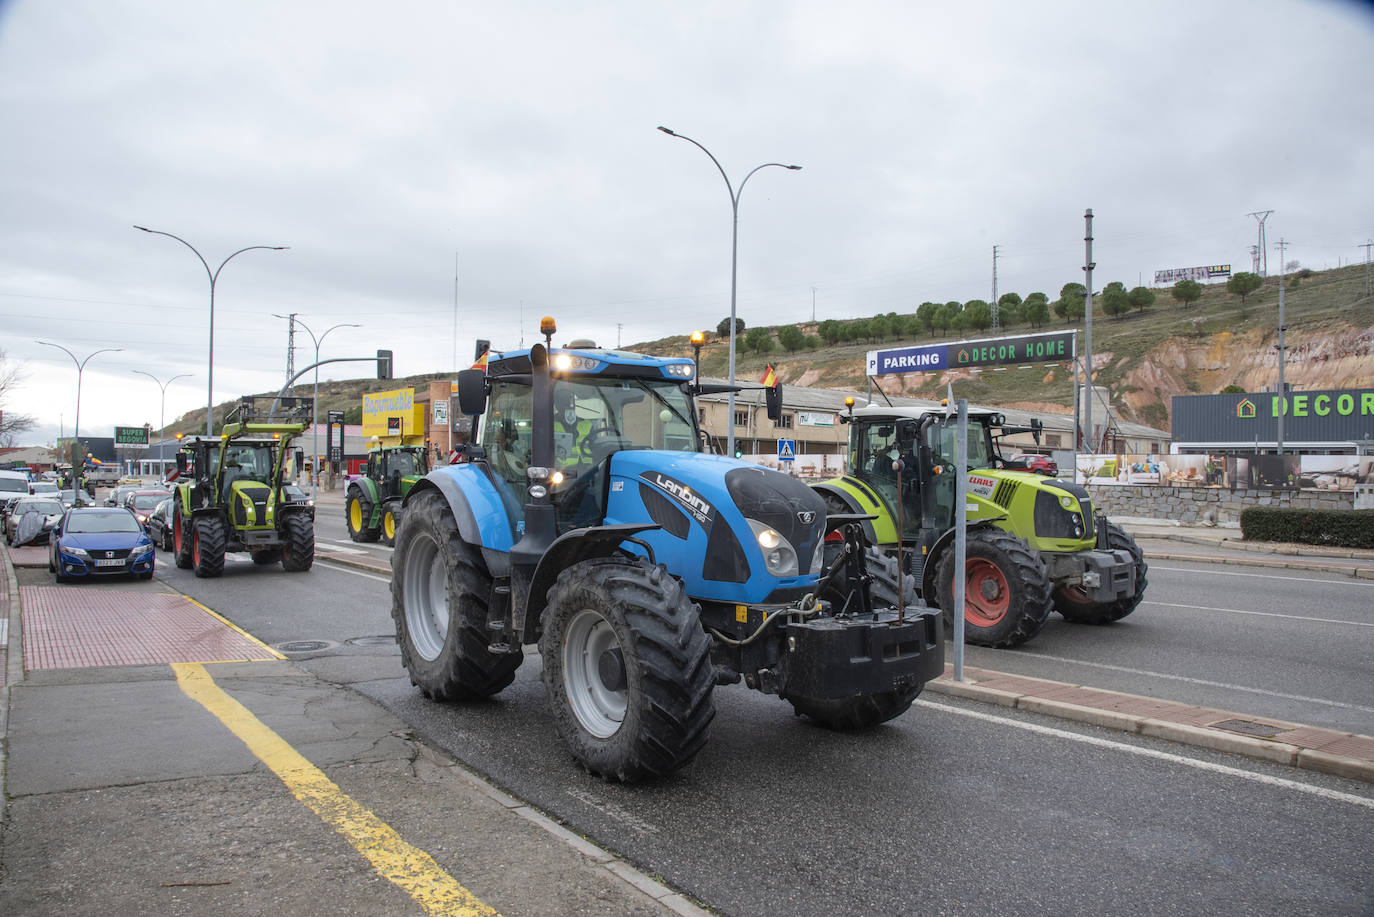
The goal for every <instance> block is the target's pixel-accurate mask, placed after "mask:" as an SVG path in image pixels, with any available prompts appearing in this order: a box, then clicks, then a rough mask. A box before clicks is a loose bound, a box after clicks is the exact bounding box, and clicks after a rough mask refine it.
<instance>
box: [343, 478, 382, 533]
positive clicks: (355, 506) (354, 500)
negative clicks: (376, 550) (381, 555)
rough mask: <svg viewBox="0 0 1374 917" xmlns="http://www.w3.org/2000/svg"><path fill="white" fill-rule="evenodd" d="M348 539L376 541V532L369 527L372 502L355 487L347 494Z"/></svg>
mask: <svg viewBox="0 0 1374 917" xmlns="http://www.w3.org/2000/svg"><path fill="white" fill-rule="evenodd" d="M345 515H346V519H347V522H348V537H349V538H352V539H353V540H354V541H376V540H377V530H376V529H374V528H372V527H371V523H372V501H371V500H369V499H368V498H367V497H365V496H363V493H362V491H360V490H358V489H357V488H356V487H355V488H354V489H352V490H350V491H349V492H348V507H347V512H346V514H345Z"/></svg>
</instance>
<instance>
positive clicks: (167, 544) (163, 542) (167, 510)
mask: <svg viewBox="0 0 1374 917" xmlns="http://www.w3.org/2000/svg"><path fill="white" fill-rule="evenodd" d="M143 527H144V528H145V529H147V531H148V537H149V538H151V539H152V540H153V544H155V545H157V546H158V547H159V548H161V549H162V550H164V551H171V550H172V549H173V548H174V547H175V546H174V545H173V543H172V498H171V497H168V496H165V495H164V497H163V500H162V502H161V503H159V504H158V505H157V506H155V507H153V511H152V512H151V513H149V514H148V521H147V522H145V523H144V524H143Z"/></svg>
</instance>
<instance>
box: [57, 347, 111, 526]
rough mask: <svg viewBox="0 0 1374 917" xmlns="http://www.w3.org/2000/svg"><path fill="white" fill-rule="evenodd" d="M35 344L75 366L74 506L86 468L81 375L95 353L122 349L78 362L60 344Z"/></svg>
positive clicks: (73, 426) (107, 348)
mask: <svg viewBox="0 0 1374 917" xmlns="http://www.w3.org/2000/svg"><path fill="white" fill-rule="evenodd" d="M37 343H39V344H43V345H45V346H47V347H56V348H57V349H58V350H60V351H62V352H63V353H65V354H66V355H67V356H69V357H71V358H72V362H73V363H75V364H76V420H74V421H72V439H73V440H74V441H75V442H76V453H77V454H76V455H74V456H73V457H72V505H73V506H76V505H77V500H79V499H80V498H79V497H77V492H78V491H79V490H81V471H82V470H84V469H85V466H86V457H85V456H84V455H82V454H81V374H82V372H84V371H85V369H86V364H87V363H89V362H90V360H91V357H93V356H95V355H96V354H97V353H118V352H119V351H121V350H123V349H124V348H122V347H106V348H104V349H103V350H97V351H94V352H93V353H91V354H89V355H87V357H86V359H84V360H78V359H77V358H76V354H74V353H72V352H71V351H70V350H68V349H67V348H65V347H63V346H62V345H61V344H53V343H52V342H50V341H38V342H37Z"/></svg>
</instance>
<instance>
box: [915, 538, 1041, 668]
mask: <svg viewBox="0 0 1374 917" xmlns="http://www.w3.org/2000/svg"><path fill="white" fill-rule="evenodd" d="M965 570H966V579H965V584H964V642H965V643H972V644H975V645H977V646H991V647H1011V646H1019V645H1021V644H1022V643H1025V642H1026V641H1027V640H1029V639H1030V638H1031V637H1034V636H1035V635H1036V634H1037V633H1039V632H1040V628H1041V627H1043V626H1044V624H1045V619H1046V618H1048V617H1049V614H1050V607H1051V600H1050V581H1049V574H1048V573H1047V572H1046V571H1045V564H1044V562H1043V561H1041V559H1040V555H1038V554H1036V553H1035V552H1034V551H1032V550H1031V549H1030V545H1028V544H1026V542H1025V541H1023V540H1022V539H1020V538H1017V537H1016V536H1015V535H1012V534H1009V533H1007V532H1004V531H1002V530H1001V529H995V528H979V529H973V530H971V531H970V532H969V533H968V544H967V546H966V557H965ZM935 576H936V580H935V582H936V587H935V589H936V594H937V595H938V596H939V599H940V608H941V609H942V610H943V611H944V613H945V623H946V625H948V626H949V629H950V633H951V634H953V632H954V630H953V623H954V544H953V542H950V543H949V545H948V546H947V547H946V548H945V550H944V551H943V552H942V553H941V555H940V560H939V565H938V566H937V567H936V572H935Z"/></svg>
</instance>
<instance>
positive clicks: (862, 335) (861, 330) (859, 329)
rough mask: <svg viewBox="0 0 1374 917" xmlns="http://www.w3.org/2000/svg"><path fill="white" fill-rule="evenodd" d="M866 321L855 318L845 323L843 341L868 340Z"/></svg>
mask: <svg viewBox="0 0 1374 917" xmlns="http://www.w3.org/2000/svg"><path fill="white" fill-rule="evenodd" d="M869 333H870V332H869V330H868V319H866V318H856V319H853V320H852V321H849V322H847V323H845V326H844V339H845V340H846V341H864V340H867V339H868V335H869Z"/></svg>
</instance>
